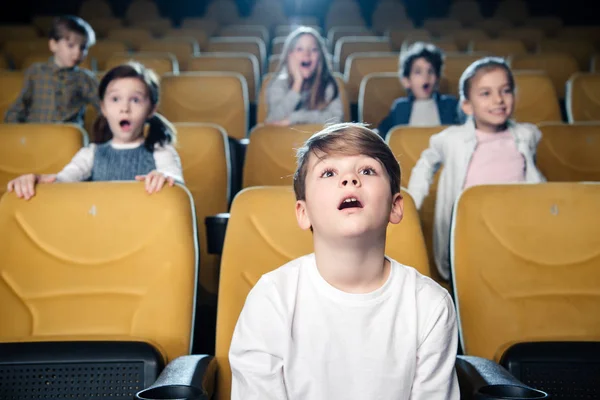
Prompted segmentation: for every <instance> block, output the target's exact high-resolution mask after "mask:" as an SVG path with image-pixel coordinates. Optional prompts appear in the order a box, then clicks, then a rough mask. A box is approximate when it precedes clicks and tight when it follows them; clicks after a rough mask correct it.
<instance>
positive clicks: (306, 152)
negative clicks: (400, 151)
mask: <svg viewBox="0 0 600 400" xmlns="http://www.w3.org/2000/svg"><path fill="white" fill-rule="evenodd" d="M318 153H325V154H328V155H332V154H342V155H348V156H353V155H359V154H360V155H365V156H368V157H371V158H374V159H376V160H378V161H380V162H381V164H383V167H384V168H385V170H386V172H387V174H388V176H389V178H390V190H391V192H392V195H394V194H396V193H399V192H400V164H399V163H398V160H397V159H396V157H395V156H394V153H393V152H392V150H391V149H390V147H389V146H388V145H387V143H386V142H385V141H384V140H383V139H382V138H381V136H379V135H378V134H377V133H375V132H373V131H372V130H371V129H369V128H367V127H366V126H365V125H364V124H360V123H350V122H348V123H340V124H333V125H329V126H327V127H325V128H324V129H323V130H321V131H319V132H317V133H315V134H314V135H312V136H311V137H310V138H309V139H308V140H307V141H306V142H305V143H304V145H303V146H302V147H301V148H299V149H298V151H297V153H296V158H297V167H296V172H295V173H294V192H295V194H296V200H306V174H307V168H308V159H309V157H310V155H311V154H315V155H316V156H317V157H318V156H320V155H319V154H318Z"/></svg>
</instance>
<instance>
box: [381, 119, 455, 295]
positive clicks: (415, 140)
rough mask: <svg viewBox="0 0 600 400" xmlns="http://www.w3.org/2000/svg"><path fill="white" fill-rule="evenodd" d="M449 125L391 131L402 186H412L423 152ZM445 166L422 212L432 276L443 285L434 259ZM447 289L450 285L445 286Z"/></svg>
mask: <svg viewBox="0 0 600 400" xmlns="http://www.w3.org/2000/svg"><path fill="white" fill-rule="evenodd" d="M445 128H447V126H432V127H410V126H399V127H396V128H394V129H392V130H390V131H389V132H388V135H387V138H386V141H387V143H388V145H389V146H390V148H391V149H392V151H393V152H394V155H395V156H396V158H397V159H398V162H400V170H401V171H402V180H401V185H402V187H408V181H409V180H410V174H411V173H412V169H413V168H414V166H415V165H416V164H417V161H419V158H420V157H421V153H422V152H423V150H425V149H427V148H428V147H429V139H430V138H431V136H433V135H435V134H436V133H439V132H441V131H443V130H444V129H445ZM442 169H443V167H442V168H440V170H439V171H438V172H437V173H436V174H435V175H434V177H433V182H432V184H431V186H430V187H429V195H427V197H425V199H424V200H423V204H422V205H421V209H420V210H419V218H420V220H421V226H422V227H423V235H424V236H425V244H426V246H427V254H428V257H429V260H430V261H431V274H430V275H431V276H432V277H433V278H434V279H435V280H436V281H438V282H440V283H445V282H443V280H442V279H441V277H440V276H439V274H438V270H437V268H436V267H435V264H434V261H433V260H434V258H433V219H434V218H433V216H434V212H435V199H436V196H437V185H438V180H439V178H440V173H441V171H442ZM445 286H446V285H445Z"/></svg>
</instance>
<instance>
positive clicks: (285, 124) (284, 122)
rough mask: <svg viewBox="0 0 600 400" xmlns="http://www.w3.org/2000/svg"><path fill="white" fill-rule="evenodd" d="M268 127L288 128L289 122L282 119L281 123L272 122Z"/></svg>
mask: <svg viewBox="0 0 600 400" xmlns="http://www.w3.org/2000/svg"><path fill="white" fill-rule="evenodd" d="M270 125H276V126H290V120H289V119H282V120H281V121H273V122H271V123H270Z"/></svg>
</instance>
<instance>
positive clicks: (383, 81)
mask: <svg viewBox="0 0 600 400" xmlns="http://www.w3.org/2000/svg"><path fill="white" fill-rule="evenodd" d="M404 96H406V90H405V89H404V86H402V83H401V82H400V79H399V78H398V73H397V72H377V73H372V74H369V75H367V76H365V77H364V78H363V80H362V82H361V83H360V88H359V91H358V120H359V121H360V122H364V123H366V124H369V125H370V126H371V128H377V127H378V126H379V124H380V123H381V121H382V120H383V119H384V118H385V117H386V115H388V113H389V112H390V109H391V107H392V104H393V103H394V100H396V99H397V98H398V97H404Z"/></svg>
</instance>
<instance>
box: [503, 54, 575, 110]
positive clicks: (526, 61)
mask: <svg viewBox="0 0 600 400" xmlns="http://www.w3.org/2000/svg"><path fill="white" fill-rule="evenodd" d="M510 66H511V68H512V69H513V70H537V71H543V72H545V73H546V75H548V77H549V78H550V79H551V80H552V84H553V85H554V89H555V90H556V94H557V95H558V98H560V99H564V97H565V91H566V87H567V81H568V80H569V78H570V77H571V76H572V75H573V74H574V73H576V72H577V71H579V65H577V60H576V59H575V58H574V57H573V56H572V55H570V54H567V53H537V54H522V55H517V56H513V57H511V59H510Z"/></svg>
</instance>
